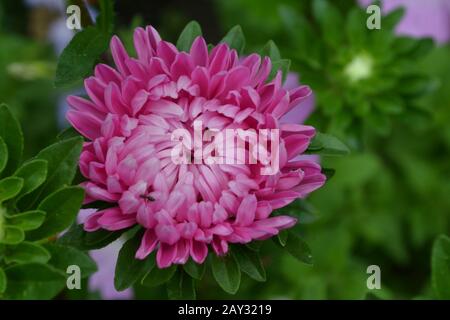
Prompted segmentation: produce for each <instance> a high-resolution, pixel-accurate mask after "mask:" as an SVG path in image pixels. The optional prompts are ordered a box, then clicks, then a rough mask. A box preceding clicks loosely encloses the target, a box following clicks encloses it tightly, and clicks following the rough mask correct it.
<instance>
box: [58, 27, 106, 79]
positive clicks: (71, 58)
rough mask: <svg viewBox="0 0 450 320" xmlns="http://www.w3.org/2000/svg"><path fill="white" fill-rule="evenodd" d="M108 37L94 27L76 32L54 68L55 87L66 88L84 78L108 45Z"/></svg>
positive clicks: (90, 71)
mask: <svg viewBox="0 0 450 320" xmlns="http://www.w3.org/2000/svg"><path fill="white" fill-rule="evenodd" d="M109 38H110V37H109V35H108V34H105V33H103V32H101V31H100V30H99V29H97V28H94V27H87V28H86V29H84V30H82V31H80V32H78V33H77V34H76V35H75V36H74V37H73V38H72V41H70V43H69V44H68V45H67V47H66V48H65V49H64V51H63V52H62V54H61V56H60V58H59V60H58V65H57V68H56V79H55V85H56V86H58V87H59V86H68V85H71V84H74V83H75V82H77V81H79V80H81V79H84V78H86V77H87V76H89V75H90V74H91V73H92V68H93V66H94V64H95V62H96V60H97V59H98V58H99V57H100V55H101V54H102V53H103V52H105V50H106V49H107V48H108V44H109Z"/></svg>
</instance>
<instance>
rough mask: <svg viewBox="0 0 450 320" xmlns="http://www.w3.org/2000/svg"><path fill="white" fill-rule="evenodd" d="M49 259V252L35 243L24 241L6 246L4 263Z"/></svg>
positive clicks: (36, 261) (40, 261) (38, 261)
mask: <svg viewBox="0 0 450 320" xmlns="http://www.w3.org/2000/svg"><path fill="white" fill-rule="evenodd" d="M49 259H50V253H49V252H48V251H47V250H46V249H45V248H43V247H42V246H40V245H38V244H36V243H32V242H28V241H24V242H22V243H20V244H18V245H16V246H14V247H11V246H8V247H7V248H6V257H5V261H6V263H13V262H15V263H18V264H23V263H46V262H47V261H48V260H49Z"/></svg>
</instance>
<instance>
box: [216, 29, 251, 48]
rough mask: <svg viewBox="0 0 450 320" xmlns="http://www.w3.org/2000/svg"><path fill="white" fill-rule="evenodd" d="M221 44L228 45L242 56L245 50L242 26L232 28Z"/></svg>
mask: <svg viewBox="0 0 450 320" xmlns="http://www.w3.org/2000/svg"><path fill="white" fill-rule="evenodd" d="M220 42H221V43H226V44H228V45H229V46H230V48H231V49H235V50H236V51H237V53H238V55H241V54H242V53H243V52H244V48H245V37H244V33H243V32H242V28H241V26H239V25H238V26H234V27H233V28H231V30H230V31H228V33H227V34H226V35H225V37H223V39H222V40H221V41H220Z"/></svg>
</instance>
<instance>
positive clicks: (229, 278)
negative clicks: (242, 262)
mask: <svg viewBox="0 0 450 320" xmlns="http://www.w3.org/2000/svg"><path fill="white" fill-rule="evenodd" d="M211 267H212V272H213V275H214V279H216V281H217V283H218V284H219V286H220V287H221V288H222V289H223V290H224V291H226V292H227V293H230V294H235V293H236V292H237V291H238V289H239V285H240V284H241V269H240V268H239V264H238V263H237V261H236V258H235V257H234V256H233V255H231V254H229V255H227V256H224V257H218V256H216V255H212V257H211Z"/></svg>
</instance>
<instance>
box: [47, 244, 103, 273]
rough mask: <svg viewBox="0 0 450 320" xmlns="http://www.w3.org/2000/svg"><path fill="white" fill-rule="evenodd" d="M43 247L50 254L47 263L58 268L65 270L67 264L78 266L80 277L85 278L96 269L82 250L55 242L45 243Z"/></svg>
mask: <svg viewBox="0 0 450 320" xmlns="http://www.w3.org/2000/svg"><path fill="white" fill-rule="evenodd" d="M44 247H45V249H46V250H48V252H49V253H50V255H51V258H50V261H49V262H48V263H49V264H50V265H52V266H53V267H54V268H56V269H58V270H62V271H64V272H65V271H66V270H67V267H68V266H70V265H76V266H78V267H80V270H81V277H82V278H87V277H88V276H90V275H91V274H93V273H94V272H96V271H97V266H96V265H95V262H94V261H93V260H92V258H91V257H90V256H89V255H88V254H87V253H85V252H83V251H80V250H78V249H76V248H73V247H70V246H64V245H60V244H56V243H47V244H45V246H44Z"/></svg>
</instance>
